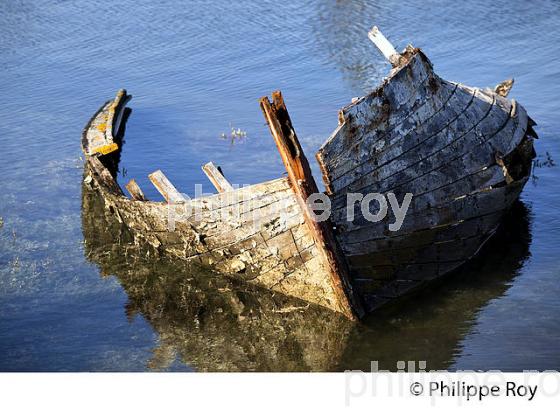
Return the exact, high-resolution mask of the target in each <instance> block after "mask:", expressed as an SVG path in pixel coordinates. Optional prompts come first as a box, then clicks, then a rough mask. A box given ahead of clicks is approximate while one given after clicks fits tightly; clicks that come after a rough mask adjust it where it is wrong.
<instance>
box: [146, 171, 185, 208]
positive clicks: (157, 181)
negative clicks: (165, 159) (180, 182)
mask: <svg viewBox="0 0 560 410" xmlns="http://www.w3.org/2000/svg"><path fill="white" fill-rule="evenodd" d="M148 178H149V179H150V181H152V184H154V186H155V187H156V189H157V190H158V191H159V193H160V194H161V195H162V196H163V197H164V198H165V200H166V201H167V203H170V204H173V203H183V202H185V197H184V196H183V195H182V194H181V193H180V192H179V191H178V190H177V188H175V187H174V186H173V184H172V183H171V182H170V181H169V179H167V177H166V176H165V175H164V173H163V172H161V170H159V169H158V170H157V171H155V172H153V173H151V174H150V175H148Z"/></svg>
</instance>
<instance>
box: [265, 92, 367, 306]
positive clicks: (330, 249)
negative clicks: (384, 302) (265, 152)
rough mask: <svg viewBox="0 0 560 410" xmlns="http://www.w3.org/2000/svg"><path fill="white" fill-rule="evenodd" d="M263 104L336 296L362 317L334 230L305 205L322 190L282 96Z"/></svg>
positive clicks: (275, 94)
mask: <svg viewBox="0 0 560 410" xmlns="http://www.w3.org/2000/svg"><path fill="white" fill-rule="evenodd" d="M260 103H261V109H262V110H263V113H264V116H265V118H266V121H267V123H268V126H269V128H270V131H271V133H272V135H273V137H274V141H275V142H276V147H277V148H278V151H279V152H280V156H281V158H282V162H283V163H284V166H285V167H286V170H287V171H288V178H289V179H290V182H291V185H292V188H293V189H294V192H295V193H296V196H297V198H298V202H299V204H300V206H301V210H302V211H303V215H304V219H305V221H306V223H307V225H308V226H309V228H310V231H311V234H312V236H313V237H314V239H315V242H316V244H317V247H318V249H319V251H320V253H321V254H322V255H323V258H324V259H325V261H326V265H327V266H326V267H327V269H328V271H329V275H330V278H331V281H332V285H333V288H334V290H335V293H336V294H337V295H338V302H339V304H340V306H341V310H342V312H343V313H344V314H345V315H347V316H349V317H356V316H358V317H359V316H361V315H362V314H363V311H362V308H361V305H360V303H359V299H358V298H357V297H356V295H354V292H353V290H352V284H351V282H350V280H349V275H348V270H347V266H346V261H345V260H344V257H343V256H342V254H341V253H340V251H339V248H338V244H337V242H336V241H335V239H334V235H333V232H332V227H331V226H330V223H328V222H326V221H325V222H318V221H316V220H315V218H314V216H313V215H311V210H310V209H309V208H308V206H307V204H306V201H307V199H308V198H309V196H310V195H312V194H315V193H318V192H319V190H318V189H317V185H316V184H315V180H314V179H313V175H312V173H311V168H310V167H309V163H308V162H307V158H306V157H305V155H304V153H303V150H302V148H301V145H300V144H299V141H298V139H297V136H296V133H295V130H294V128H293V126H292V122H291V119H290V116H289V114H288V111H287V109H286V105H285V104H284V100H283V98H282V94H281V93H280V92H279V91H276V92H274V93H273V94H272V103H271V102H270V101H269V99H268V97H263V98H261V100H260Z"/></svg>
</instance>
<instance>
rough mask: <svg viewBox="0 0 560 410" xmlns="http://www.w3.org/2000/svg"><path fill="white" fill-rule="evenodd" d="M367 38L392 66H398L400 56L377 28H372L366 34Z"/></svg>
mask: <svg viewBox="0 0 560 410" xmlns="http://www.w3.org/2000/svg"><path fill="white" fill-rule="evenodd" d="M368 37H369V39H370V40H371V41H372V42H373V44H375V46H376V47H377V48H378V49H379V51H381V53H382V54H383V55H384V56H385V58H386V59H387V60H388V61H389V62H390V63H391V64H392V65H397V64H398V62H399V56H400V54H399V53H398V52H397V50H395V47H393V45H392V44H391V43H390V42H389V40H387V38H386V37H385V36H384V35H383V33H381V31H379V28H377V26H373V28H372V29H371V30H370V31H369V32H368Z"/></svg>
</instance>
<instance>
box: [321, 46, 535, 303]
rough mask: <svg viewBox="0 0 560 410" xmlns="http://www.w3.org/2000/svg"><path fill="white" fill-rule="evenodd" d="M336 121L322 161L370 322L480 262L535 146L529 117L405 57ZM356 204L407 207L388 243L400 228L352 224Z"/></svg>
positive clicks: (415, 52)
mask: <svg viewBox="0 0 560 410" xmlns="http://www.w3.org/2000/svg"><path fill="white" fill-rule="evenodd" d="M339 118H340V123H339V126H338V128H337V129H336V130H335V131H334V133H333V134H332V136H331V137H330V138H329V140H328V141H327V142H326V143H325V144H324V145H323V146H322V147H321V149H320V150H319V152H318V154H317V158H318V160H319V163H320V164H321V167H322V170H323V176H324V180H325V184H326V186H327V192H328V193H329V196H330V198H331V201H332V204H333V211H332V214H331V218H332V221H333V224H334V225H335V226H336V236H337V240H338V241H339V243H340V244H341V246H342V249H343V253H344V255H345V256H346V259H347V261H348V263H349V265H350V271H351V272H352V280H353V282H354V283H355V285H356V287H357V288H358V289H359V292H360V293H361V294H362V295H363V297H364V298H365V299H366V300H367V306H368V309H369V310H372V309H375V308H376V307H378V306H380V305H382V304H384V303H386V302H388V301H390V300H393V299H394V298H396V297H398V296H401V295H403V294H405V293H407V292H410V291H411V290H413V289H415V288H417V287H419V286H421V285H423V284H425V283H426V282H428V281H430V280H433V279H435V278H437V277H440V276H442V275H444V274H445V273H447V272H450V271H452V270H454V269H456V268H457V267H459V266H461V265H462V264H464V263H465V262H466V261H467V260H469V259H470V258H472V257H473V256H474V255H476V254H477V253H478V251H479V250H480V248H481V247H482V246H483V245H484V243H485V242H486V241H487V240H488V238H489V237H490V236H492V234H493V233H494V232H495V231H496V229H497V227H498V225H499V223H500V220H501V218H502V215H503V213H504V212H505V211H507V210H508V209H509V208H510V207H511V205H512V204H513V202H514V201H515V200H516V199H517V198H518V197H519V194H520V193H521V191H522V189H523V187H524V185H525V183H526V182H527V179H528V178H529V175H530V171H531V164H532V159H533V158H534V151H533V137H535V136H536V134H535V133H534V131H533V129H532V125H533V124H534V122H532V120H531V119H530V118H529V117H528V116H527V113H526V112H525V110H524V108H523V107H522V106H521V105H519V104H518V103H516V102H515V101H513V100H512V101H508V100H507V99H505V98H504V97H502V96H500V95H498V94H496V93H495V92H493V91H491V90H488V89H486V90H482V89H478V88H471V87H467V86H464V85H462V84H457V83H452V82H449V81H446V80H443V79H442V78H440V77H439V76H437V75H436V74H435V73H434V71H433V67H432V64H431V63H430V61H429V60H428V58H427V57H426V56H425V55H424V54H423V53H422V51H420V50H419V49H414V48H412V47H410V46H409V47H408V48H407V49H406V50H405V51H404V52H403V53H402V54H401V55H400V60H398V63H397V64H395V66H394V68H393V70H392V72H391V74H390V76H389V78H387V79H386V80H385V81H384V83H383V84H382V85H381V86H380V87H379V88H378V89H376V90H375V91H374V92H372V93H371V94H369V95H368V96H366V97H362V98H360V99H358V100H357V101H354V102H353V103H352V104H351V105H349V106H347V107H345V108H344V109H342V110H341V112H340V115H339ZM350 193H352V194H360V195H363V196H366V195H368V194H372V193H380V194H387V193H393V194H394V195H395V196H396V197H397V198H398V199H399V200H402V198H403V197H404V196H405V195H406V194H409V195H410V194H412V200H411V203H410V207H409V208H408V212H407V213H406V218H405V220H404V223H403V224H402V226H401V227H400V228H399V229H398V230H396V231H392V230H391V227H390V224H391V223H393V222H394V219H390V218H388V219H384V220H382V221H379V222H377V221H376V222H369V221H368V220H367V219H366V218H365V217H364V216H363V215H360V216H358V217H356V218H355V219H354V220H348V218H347V215H348V213H349V212H350V213H351V214H354V213H355V214H359V213H360V204H359V203H350V202H349V201H348V194H350ZM349 208H353V209H349Z"/></svg>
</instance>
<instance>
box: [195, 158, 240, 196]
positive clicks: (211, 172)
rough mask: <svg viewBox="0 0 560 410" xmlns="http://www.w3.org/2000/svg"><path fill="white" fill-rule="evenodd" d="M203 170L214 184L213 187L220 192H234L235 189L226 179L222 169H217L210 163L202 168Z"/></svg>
mask: <svg viewBox="0 0 560 410" xmlns="http://www.w3.org/2000/svg"><path fill="white" fill-rule="evenodd" d="M202 170H203V171H204V173H205V174H206V176H207V177H208V179H209V180H210V182H212V185H214V187H215V188H216V189H217V190H218V192H227V191H233V187H232V186H231V184H230V183H229V182H228V180H227V179H226V178H225V177H224V174H223V173H222V170H221V169H220V167H216V166H215V165H214V163H213V162H209V163H207V164H204V165H203V166H202Z"/></svg>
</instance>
